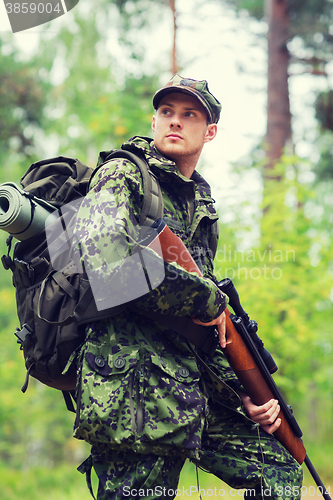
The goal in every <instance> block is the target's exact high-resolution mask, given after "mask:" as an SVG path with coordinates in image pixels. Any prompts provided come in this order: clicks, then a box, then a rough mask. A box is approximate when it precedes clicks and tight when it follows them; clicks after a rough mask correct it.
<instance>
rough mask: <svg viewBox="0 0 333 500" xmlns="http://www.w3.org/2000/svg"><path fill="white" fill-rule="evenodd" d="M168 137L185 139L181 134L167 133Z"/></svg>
mask: <svg viewBox="0 0 333 500" xmlns="http://www.w3.org/2000/svg"><path fill="white" fill-rule="evenodd" d="M167 138H168V139H181V140H182V139H183V138H182V136H180V135H179V134H168V135H167Z"/></svg>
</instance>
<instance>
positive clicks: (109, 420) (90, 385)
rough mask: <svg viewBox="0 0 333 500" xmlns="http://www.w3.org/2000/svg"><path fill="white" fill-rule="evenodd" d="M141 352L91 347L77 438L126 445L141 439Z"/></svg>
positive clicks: (85, 361) (85, 365)
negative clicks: (138, 381) (138, 396)
mask: <svg viewBox="0 0 333 500" xmlns="http://www.w3.org/2000/svg"><path fill="white" fill-rule="evenodd" d="M138 365H139V352H138V350H134V349H133V348H132V347H131V348H124V349H119V348H118V347H113V348H111V347H110V346H109V345H102V346H99V345H95V344H89V343H88V345H87V348H86V350H85V352H84V354H83V359H82V367H81V370H82V371H81V376H80V379H81V383H80V394H79V405H78V412H77V419H76V423H75V428H74V436H75V437H77V438H79V439H84V440H86V441H87V442H89V443H91V444H99V443H105V444H109V445H110V446H113V445H126V444H130V443H132V442H134V441H135V438H136V435H137V423H136V413H137V405H136V398H135V395H134V394H133V387H134V383H135V380H136V378H137V372H138Z"/></svg>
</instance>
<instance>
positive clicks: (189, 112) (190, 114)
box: [185, 111, 195, 118]
mask: <svg viewBox="0 0 333 500" xmlns="http://www.w3.org/2000/svg"><path fill="white" fill-rule="evenodd" d="M185 116H188V117H189V118H192V117H193V116H195V114H194V113H192V111H188V112H187V113H185Z"/></svg>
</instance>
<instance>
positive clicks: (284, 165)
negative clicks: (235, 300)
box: [0, 0, 333, 500]
mask: <svg viewBox="0 0 333 500" xmlns="http://www.w3.org/2000/svg"><path fill="white" fill-rule="evenodd" d="M332 42H333V2H332V1H330V0H320V1H318V0H316V1H312V0H304V1H300V0H266V1H265V2H264V1H263V0H234V1H232V0H230V1H227V0H208V1H205V2H203V1H201V0H194V1H193V2H192V1H191V2H190V1H189V0H176V1H175V0H158V1H152V0H132V1H128V0H114V1H110V0H108V1H105V0H99V1H98V2H94V3H92V2H91V1H89V0H80V2H79V4H78V5H77V6H76V7H75V8H74V9H73V10H72V11H71V12H70V13H68V14H66V15H65V16H63V17H62V18H59V19H57V20H54V21H52V22H51V23H49V24H47V25H44V26H42V27H39V28H38V29H36V28H35V29H34V30H28V32H26V33H22V34H15V35H13V34H12V33H10V32H9V31H8V30H6V29H5V30H4V31H2V32H0V160H1V163H0V165H1V166H0V182H5V181H14V182H18V181H19V179H20V177H21V175H22V174H23V172H24V171H25V170H26V168H27V167H28V166H29V164H30V163H32V162H33V161H36V160H37V159H40V158H46V157H52V156H54V155H58V154H65V155H71V156H75V157H78V158H80V159H81V160H82V161H84V162H86V163H88V164H90V165H92V166H93V165H94V164H95V162H96V158H97V154H98V152H99V151H101V150H104V149H110V148H113V147H117V146H119V145H120V144H121V143H122V142H123V141H124V140H126V139H127V138H129V137H131V136H133V135H150V122H151V116H152V107H151V96H152V94H153V92H154V91H155V90H156V88H158V87H159V86H161V85H163V84H164V83H165V82H166V81H167V80H168V79H169V77H170V76H171V75H172V74H173V73H175V72H176V71H179V73H180V74H181V75H183V76H185V77H187V76H190V77H193V78H197V79H202V78H205V79H208V81H209V83H210V88H211V90H212V92H213V93H214V94H215V95H216V96H217V97H218V98H219V99H220V100H221V102H222V105H223V113H222V118H221V122H220V123H219V134H218V138H217V139H216V140H215V141H214V143H212V144H211V145H209V146H208V147H207V148H206V151H205V153H204V155H203V160H202V162H201V163H200V165H199V170H200V171H201V173H202V174H203V175H204V176H205V177H206V178H207V180H208V181H209V182H210V183H211V184H212V188H213V196H214V198H215V199H216V201H217V206H218V210H219V215H220V221H221V222H220V231H221V237H220V243H219V249H218V253H217V257H216V260H215V265H216V273H217V276H218V278H220V279H222V278H224V277H230V278H232V279H233V280H234V282H235V284H236V286H237V288H238V291H239V294H240V297H241V299H242V304H243V306H244V308H245V309H246V310H247V312H248V313H249V314H250V316H251V318H253V319H256V320H257V321H258V323H259V333H260V335H261V337H262V338H263V340H264V342H265V346H266V347H267V348H268V349H269V350H270V351H271V352H272V354H273V356H274V358H275V360H276V361H277V364H278V366H279V371H278V372H277V374H276V375H275V380H276V382H277V384H278V386H279V387H280V389H281V390H282V391H283V393H284V395H285V398H286V400H287V401H288V402H289V403H290V404H292V407H293V410H294V413H295V415H296V418H297V420H298V422H299V424H300V426H301V428H302V430H303V433H304V443H305V446H306V448H307V450H308V454H309V456H310V458H311V460H312V461H313V463H314V464H315V466H316V468H317V469H318V472H319V473H320V474H321V476H322V478H323V479H324V480H325V482H326V483H327V486H330V488H331V494H332V493H333V470H332V460H331V458H332V456H333V438H332V435H333V336H332V318H333V315H332V311H333V304H332V300H333V287H332V273H333V260H332V242H333V231H332V229H333V216H332V205H333V192H332V187H333V166H332V165H333V140H332V139H333V62H332ZM5 240H6V233H3V234H2V237H1V240H0V244H1V250H2V253H5V252H6V244H5ZM0 304H1V306H0V338H1V349H0V361H1V362H0V398H1V405H0V484H1V498H4V499H5V500H14V499H15V500H17V499H18V498H24V499H25V500H30V499H34V500H38V499H39V498H47V499H48V500H56V499H59V500H75V499H79V498H80V499H83V498H89V492H88V490H87V489H86V486H85V481H84V478H83V477H81V476H80V474H79V473H77V472H76V471H75V468H76V467H77V466H78V465H79V464H80V463H81V461H83V460H84V459H85V458H86V456H88V454H89V449H88V447H87V446H86V445H85V444H84V443H81V442H79V441H76V440H74V439H73V438H72V437H71V431H72V425H73V416H72V415H71V414H70V413H69V412H67V410H66V409H65V406H64V402H63V400H62V396H61V394H60V393H58V392H57V391H55V390H52V389H49V388H47V387H45V386H43V385H41V384H39V383H38V382H35V381H31V382H30V385H29V389H28V392H27V393H26V394H24V395H23V394H22V393H21V392H20V387H21V385H23V382H24V379H25V372H26V370H25V368H24V362H23V358H22V353H21V351H20V350H19V348H18V346H17V344H16V342H15V337H14V335H13V332H14V331H15V328H16V327H17V326H18V321H17V319H16V312H15V301H14V289H13V288H12V285H11V276H10V272H6V271H5V270H1V271H0ZM305 473H306V470H305ZM305 484H306V485H307V486H308V489H307V490H304V495H303V496H304V497H306V496H315V493H316V492H315V489H312V490H311V489H310V485H313V484H314V483H313V481H312V479H311V478H310V477H309V476H308V474H306V482H305ZM189 485H193V486H195V485H196V478H195V469H194V468H192V467H191V466H190V465H187V466H186V468H185V470H184V472H183V473H182V476H181V481H180V486H181V487H183V486H185V487H186V486H187V487H189ZM200 486H201V487H203V488H214V487H215V486H216V487H217V488H218V489H219V488H221V482H219V481H218V480H216V479H215V478H212V477H210V476H209V475H208V474H204V473H203V472H200ZM225 491H226V497H227V496H228V493H227V491H229V490H228V488H226V487H225ZM230 495H232V494H231V493H230V492H229V496H230ZM237 496H238V494H237ZM179 498H181V497H179ZM192 498H196V497H195V495H194V494H193V495H192Z"/></svg>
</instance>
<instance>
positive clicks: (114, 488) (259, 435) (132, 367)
mask: <svg viewBox="0 0 333 500" xmlns="http://www.w3.org/2000/svg"><path fill="white" fill-rule="evenodd" d="M153 105H154V108H155V110H156V114H155V116H154V117H153V121H152V130H153V136H154V139H153V140H151V139H148V138H143V137H135V138H133V139H131V140H130V141H128V142H127V143H125V145H123V147H124V148H125V149H129V150H131V151H136V152H137V153H139V154H144V155H145V158H146V159H147V161H148V163H149V166H150V169H151V170H152V172H153V173H154V174H155V176H156V177H157V179H158V181H159V184H160V187H161V190H162V194H163V204H164V207H163V219H164V221H165V222H166V223H167V225H168V226H169V227H170V228H171V229H172V231H173V232H174V233H175V234H176V235H177V236H179V237H180V238H181V239H182V241H183V242H184V244H185V245H186V246H187V248H188V249H189V251H190V252H191V254H192V256H193V258H194V259H195V261H196V263H197V265H198V267H199V268H200V270H201V272H202V275H203V277H198V276H197V275H196V274H194V273H188V272H186V271H184V270H183V269H182V268H181V267H180V266H179V265H178V264H177V263H176V262H172V263H170V264H168V265H165V266H164V279H163V280H162V281H161V282H160V283H159V284H158V285H157V286H156V287H155V288H153V289H151V290H150V291H149V292H148V293H145V294H144V293H142V296H139V295H140V294H139V295H138V294H137V298H136V299H135V300H132V302H128V304H127V306H126V304H125V305H124V307H123V308H122V309H121V310H120V311H119V313H118V314H116V315H115V316H113V317H112V318H109V319H106V320H105V321H99V322H95V323H92V324H90V325H89V326H88V327H87V329H86V333H87V342H86V343H85V345H84V346H83V348H82V351H81V354H80V363H79V366H80V369H79V387H78V411H77V418H76V422H75V426H74V427H75V429H74V435H75V437H77V438H79V439H85V440H86V441H87V442H89V443H91V445H92V449H91V455H90V457H89V458H88V459H87V460H86V461H85V462H84V463H83V464H82V465H81V466H80V468H79V470H80V471H81V472H88V473H90V470H91V467H94V469H95V471H96V473H97V475H98V477H99V488H98V500H110V499H114V500H119V499H123V498H137V497H144V498H148V499H155V498H170V499H171V498H174V497H175V496H176V495H177V485H178V480H179V474H180V471H181V469H182V466H183V464H184V462H185V460H186V459H187V458H189V459H190V460H192V461H193V462H194V463H195V464H197V465H198V466H200V467H203V468H204V469H206V470H208V471H209V472H211V473H214V474H215V475H216V476H217V477H219V478H221V479H222V480H223V481H225V482H226V483H228V484H229V485H230V486H231V487H233V488H245V489H246V490H247V495H248V496H252V497H253V498H256V499H259V498H272V499H273V498H274V499H282V498H289V499H296V498H299V496H300V495H299V492H300V487H301V480H302V471H301V468H300V466H299V465H298V464H297V462H296V461H295V460H294V459H293V458H292V457H291V455H290V454H289V453H288V452H287V451H286V450H285V449H284V447H283V446H281V445H280V444H279V443H278V442H277V441H276V439H275V438H274V437H273V436H272V433H273V432H274V431H275V430H276V429H277V428H278V426H279V425H280V420H279V419H277V415H278V412H279V407H278V403H277V401H275V400H272V401H269V402H268V403H266V405H264V406H259V407H258V406H256V405H254V404H253V403H252V401H251V400H250V398H249V397H248V396H247V395H246V394H244V393H243V392H241V391H240V384H239V382H238V380H237V378H236V376H235V374H234V373H233V371H232V370H231V368H230V367H229V365H228V363H227V361H226V359H225V357H224V354H223V351H222V349H221V348H223V347H225V344H226V334H225V315H224V309H225V306H226V303H227V299H226V297H225V296H224V295H223V294H222V293H221V292H220V291H219V289H218V288H217V286H216V284H215V279H214V274H213V263H212V255H213V252H214V246H216V230H215V228H216V221H217V218H218V217H217V214H216V211H215V209H214V206H213V200H212V198H211V193H210V188H209V186H208V184H207V183H206V181H205V180H204V179H203V178H202V177H201V176H200V175H199V174H198V173H197V172H196V171H195V167H196V165H197V162H198V159H199V157H200V154H201V151H202V149H203V146H204V144H205V143H207V142H210V141H211V140H213V139H214V138H215V136H216V132H217V125H216V124H217V122H218V120H219V116H220V111H221V105H220V103H219V102H218V101H217V99H216V98H215V97H214V96H213V95H212V94H211V93H210V91H209V89H208V85H207V82H206V81H195V80H191V79H184V78H182V77H180V76H179V75H175V76H174V77H173V78H172V80H171V81H170V82H169V83H168V84H167V85H166V86H165V87H163V88H162V89H160V90H159V91H157V92H156V94H155V96H154V99H153ZM142 202H143V186H142V178H141V175H140V171H139V169H138V167H136V166H135V165H134V164H133V163H132V162H130V161H129V160H127V159H114V160H111V161H109V162H107V163H106V164H105V165H103V166H102V167H101V168H100V170H99V171H98V173H97V175H96V176H95V177H94V178H93V182H92V185H91V189H90V191H89V193H88V196H87V198H86V200H85V202H84V203H83V204H82V206H81V208H80V211H79V214H78V219H77V234H76V236H77V238H78V241H79V242H80V251H81V255H82V260H83V263H84V265H85V269H86V270H87V272H88V275H89V273H90V274H91V275H94V276H95V277H96V279H97V278H98V279H100V283H99V286H100V289H101V290H102V299H101V300H104V299H105V296H109V295H112V294H114V297H115V299H116V298H117V295H118V293H121V292H120V290H114V289H113V288H112V283H119V281H116V277H117V276H119V273H120V268H121V266H120V265H119V259H120V257H121V255H124V252H123V251H124V247H126V245H127V244H128V245H129V246H131V244H133V247H132V249H133V248H135V245H136V243H137V241H136V236H137V235H138V225H139V220H140V213H141V209H142ZM121 235H122V238H121V237H120V236H121ZM124 242H126V244H125V243H124ZM110 255H112V257H110ZM133 255H134V254H133ZM101 283H102V285H101ZM104 285H105V288H104ZM135 286H136V284H135V272H133V287H135ZM103 290H104V296H103ZM105 290H107V292H106V291H105ZM95 298H96V297H95ZM154 314H159V315H160V317H162V319H156V316H154ZM169 315H172V316H178V317H180V318H182V317H188V318H191V319H192V321H193V322H194V323H197V324H199V325H204V326H210V325H215V326H216V328H217V331H218V334H219V340H220V345H221V348H218V349H216V351H215V354H214V355H213V356H208V355H206V354H204V353H203V352H201V351H199V350H198V349H197V348H196V347H195V346H194V345H193V344H191V343H189V342H188V341H187V340H186V339H185V338H184V337H183V336H182V335H180V334H179V333H176V332H175V331H174V330H172V328H170V327H168V326H167V325H168V322H167V321H163V318H164V317H165V319H166V320H167V319H168V316H169ZM150 316H151V317H150ZM199 357H200V359H201V360H203V361H204V363H205V364H206V365H207V366H208V368H207V369H205V368H202V366H204V365H202V364H201V363H200V362H198V360H199ZM212 372H214V373H215V374H217V375H218V377H216V376H212ZM87 477H89V474H88V476H87ZM88 484H89V482H88Z"/></svg>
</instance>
